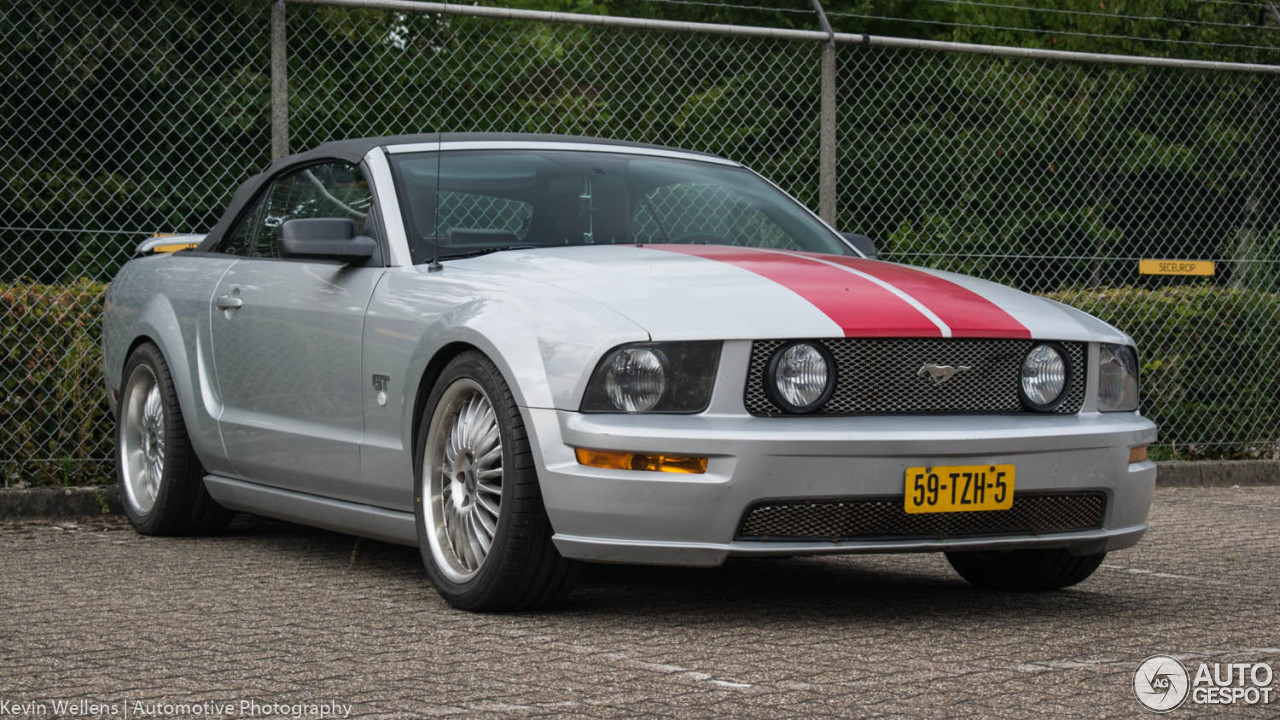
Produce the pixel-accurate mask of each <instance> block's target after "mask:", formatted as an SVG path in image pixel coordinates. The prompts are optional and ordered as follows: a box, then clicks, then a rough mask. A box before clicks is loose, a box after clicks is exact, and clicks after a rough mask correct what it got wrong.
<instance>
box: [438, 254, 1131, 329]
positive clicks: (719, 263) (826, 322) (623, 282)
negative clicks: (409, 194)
mask: <svg viewBox="0 0 1280 720" xmlns="http://www.w3.org/2000/svg"><path fill="white" fill-rule="evenodd" d="M446 267H454V268H458V269H464V268H465V269H466V270H468V271H472V272H479V273H486V274H493V275H499V276H511V277H520V278H522V279H526V280H531V281H535V282H538V283H543V284H546V285H550V286H554V287H556V288H558V289H561V290H564V291H566V292H570V293H575V294H578V295H581V296H584V297H586V298H590V299H591V300H594V301H596V302H599V303H601V304H603V305H606V306H608V307H609V308H611V309H613V310H614V311H616V312H618V313H620V314H622V315H624V316H626V317H627V318H629V319H631V320H632V321H633V322H635V323H636V324H638V325H640V326H641V327H643V328H644V329H645V330H647V331H648V332H649V333H650V335H651V336H652V337H653V339H655V340H684V339H699V338H701V339H706V338H716V339H724V340H737V339H769V338H794V337H985V338H1038V339H1046V340H1049V339H1052V340H1072V341H1102V342H1117V343H1122V342H1131V341H1130V340H1129V338H1128V336H1126V335H1125V334H1124V333H1122V332H1120V331H1119V330H1117V329H1115V328H1114V327H1112V326H1110V325H1108V324H1106V323H1104V322H1102V321H1101V320H1098V319H1097V318H1094V317H1092V316H1090V315H1088V314H1086V313H1083V312H1081V311H1079V310H1075V309H1074V308H1070V307H1068V306H1066V305H1063V304H1061V303H1057V302H1054V301H1051V300H1046V299H1044V298H1039V297H1036V296H1034V295H1029V294H1027V293H1024V292H1020V291H1018V290H1014V289H1012V288H1009V287H1005V286H1003V285H998V284H996V283H991V282H987V281H984V280H979V279H977V278H972V277H968V276H965V275H957V274H954V273H947V272H941V271H938V270H930V269H927V268H918V267H911V266H906V265H899V264H896V263H888V262H880V261H875V260H864V259H861V258H852V257H844V256H836V255H821V254H816V253H801V252H792V251H782V250H768V249H757V248H742V247H729V246H715V245H644V246H637V245H589V246H574V247H562V248H541V249H531V250H513V251H506V252H496V253H491V254H489V255H483V256H480V257H475V258H466V259H459V260H452V261H449V262H448V263H447V264H446Z"/></svg>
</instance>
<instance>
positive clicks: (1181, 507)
mask: <svg viewBox="0 0 1280 720" xmlns="http://www.w3.org/2000/svg"><path fill="white" fill-rule="evenodd" d="M1151 524H1152V529H1151V531H1150V532H1149V533H1148V535H1147V537H1146V538H1145V539H1144V540H1143V542H1142V543H1141V544H1140V545H1139V546H1138V547H1137V548H1134V549H1131V550H1127V551H1123V552H1118V553H1114V554H1113V555H1112V556H1111V557H1109V558H1108V560H1107V563H1106V564H1105V565H1104V566H1103V568H1102V569H1101V570H1099V571H1098V573H1097V574H1095V575H1094V577H1093V578H1091V579H1090V580H1089V581H1087V582H1085V583H1084V584H1082V585H1080V586H1077V587H1076V588H1073V589H1070V590H1067V591H1063V592H1058V593H1051V594H1042V595H1017V594H1005V593H994V592H980V591H975V590H973V589H971V588H969V587H968V586H967V585H965V584H964V583H963V582H962V581H960V580H959V579H958V578H957V577H956V576H955V575H954V574H953V573H952V572H951V570H950V568H949V567H948V566H947V564H946V561H945V560H944V559H943V558H942V557H941V556H935V555H906V556H855V557H840V558H824V559H794V560H762V561H761V560H757V561H742V562H734V563H730V564H729V565H727V566H726V567H724V568H722V569H718V570H672V569H662V568H630V567H595V568H592V570H591V572H590V573H589V574H588V576H587V577H586V579H585V581H584V583H583V584H582V586H581V587H580V589H579V590H578V591H577V593H576V594H575V595H574V596H573V598H572V600H571V603H570V604H569V606H568V607H566V608H565V609H564V610H562V611H560V612H557V613H548V614H533V615H529V614H526V615H507V616H492V615H488V616H486V615H471V614H466V613H461V612H456V611H453V610H451V609H450V608H448V607H447V606H446V605H445V604H444V602H443V601H441V600H440V599H439V597H438V596H436V594H435V592H434V591H433V590H432V589H431V588H430V587H429V586H428V584H427V582H426V579H425V575H424V573H423V571H422V568H421V564H420V561H419V559H418V556H417V554H416V551H414V550H411V549H407V548H400V547H395V546H391V545H383V544H379V543H374V542H369V541H356V540H355V539H353V538H350V537H347V536H343V535H336V534H332V533H325V532H318V531H313V530H308V529H304V528H300V527H297V526H292V525H286V524H283V523H274V522H264V521H260V522H247V521H241V522H238V523H237V524H236V525H233V526H232V529H231V531H230V532H229V533H228V534H227V535H225V536H221V537H214V538H201V539H172V538H144V537H140V536H138V535H135V534H134V533H133V532H132V530H130V529H129V528H128V527H127V526H126V525H123V524H121V523H120V522H118V521H108V520H94V521H80V522H79V523H76V524H70V523H62V524H58V525H54V524H49V523H28V524H18V523H11V524H4V525H0V703H6V702H7V703H9V705H8V708H9V711H10V712H12V711H13V710H14V707H15V706H14V704H15V703H43V704H44V705H45V707H47V708H48V711H49V712H50V713H53V712H54V710H55V709H56V708H55V706H53V705H52V704H50V702H51V701H52V700H53V699H59V698H61V699H68V700H92V701H97V702H101V703H120V702H125V703H130V704H131V705H130V706H131V707H133V708H136V707H137V705H136V703H139V702H142V703H149V704H153V705H151V707H152V708H153V710H156V711H161V712H164V711H166V708H164V707H163V706H161V707H155V706H154V703H157V702H159V703H196V704H199V703H205V702H208V703H225V702H233V703H238V702H240V701H242V700H247V699H252V700H254V701H256V702H260V703H263V704H265V705H268V706H269V704H272V703H279V704H283V705H293V704H312V703H322V702H326V701H336V702H339V703H343V704H351V706H352V708H351V710H352V713H351V714H352V716H353V717H354V716H371V717H372V716H384V717H387V716H390V717H401V716H403V717H412V716H435V715H452V714H466V715H471V716H532V715H556V716H558V715H576V716H591V717H634V716H639V715H649V714H651V715H663V716H671V715H675V716H682V717H710V716H714V717H721V716H739V715H741V716H748V715H751V716H764V717H784V716H792V715H794V716H800V717H806V718H807V717H814V716H822V715H839V716H859V717H1037V718H1039V717H1090V718H1093V717H1135V716H1143V715H1146V711H1145V710H1143V709H1141V708H1140V707H1139V705H1138V704H1137V702H1136V701H1135V699H1134V697H1133V695H1132V689H1131V688H1132V678H1133V672H1134V670H1135V669H1136V667H1137V665H1138V663H1139V662H1140V661H1141V660H1142V659H1143V658H1145V657H1147V656H1149V655H1152V654H1156V653H1167V654H1172V655H1175V656H1177V657H1179V658H1181V659H1184V661H1186V662H1187V664H1188V666H1189V667H1191V668H1193V669H1192V672H1195V670H1194V668H1195V667H1196V665H1198V662H1199V661H1204V660H1208V661H1221V662H1230V661H1243V662H1256V661H1267V662H1270V663H1271V665H1272V666H1273V667H1274V668H1275V669H1276V670H1277V678H1276V680H1275V681H1274V682H1273V683H1272V687H1273V688H1280V488H1236V489H1212V490H1204V489H1161V490H1158V491H1157V497H1156V505H1155V508H1154V509H1153V513H1152V519H1151ZM1189 705H1190V702H1188V704H1187V706H1184V707H1182V708H1180V709H1179V710H1176V711H1174V713H1173V715H1172V716H1175V717H1176V716H1178V715H1182V716H1186V717H1194V716H1199V715H1203V714H1213V715H1218V716H1224V717H1225V716H1229V717H1277V716H1280V700H1277V701H1273V702H1272V704H1271V705H1269V706H1267V707H1259V706H1255V707H1251V708H1250V707H1238V706H1237V707H1222V706H1218V707H1201V708H1194V709H1193V708H1191V707H1189ZM110 707H112V706H111V705H108V706H107V708H108V709H104V708H101V707H100V708H97V712H98V714H103V713H105V712H109V711H110V710H109V708H110ZM114 707H116V708H119V707H120V706H118V705H116V706H114ZM239 707H240V706H237V709H239ZM4 709H5V706H3V705H0V712H3V711H4ZM87 709H89V710H93V709H94V708H87ZM144 709H145V708H144ZM174 709H175V708H167V710H174ZM176 709H177V710H183V709H184V708H182V707H178V708H176ZM185 709H187V710H190V711H192V712H195V710H197V709H199V710H200V711H201V712H208V710H207V709H200V708H185ZM294 709H301V708H276V710H277V711H278V712H277V713H273V714H280V715H285V716H287V715H288V714H290V713H292V712H293V710H294ZM83 710H85V708H81V711H83ZM303 710H304V713H303V715H304V716H306V717H315V716H316V715H315V714H309V715H308V714H306V712H305V709H303ZM268 712H269V710H268ZM135 716H136V715H135ZM1152 717H1154V716H1152Z"/></svg>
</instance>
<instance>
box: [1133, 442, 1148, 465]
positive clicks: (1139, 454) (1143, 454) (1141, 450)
mask: <svg viewBox="0 0 1280 720" xmlns="http://www.w3.org/2000/svg"><path fill="white" fill-rule="evenodd" d="M1146 459H1147V446H1146V445H1139V446H1138V447H1131V448H1129V462H1130V463H1139V462H1142V461H1143V460H1146Z"/></svg>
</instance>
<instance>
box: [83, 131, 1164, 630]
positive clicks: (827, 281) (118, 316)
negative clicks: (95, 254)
mask: <svg viewBox="0 0 1280 720" xmlns="http://www.w3.org/2000/svg"><path fill="white" fill-rule="evenodd" d="M162 246H168V247H162ZM175 247H178V248H180V249H178V250H177V251H173V250H174V249H175ZM874 258H875V250H874V244H873V243H872V242H871V241H869V240H868V239H866V238H864V237H861V236H856V235H842V234H841V233H839V232H836V231H835V230H833V229H832V228H831V227H829V226H828V225H826V224H824V223H823V222H822V221H821V220H819V219H818V218H817V217H816V216H815V215H814V214H813V213H811V212H810V211H808V210H807V209H805V208H804V207H803V206H802V205H800V204H799V203H797V202H796V201H795V200H793V199H792V198H790V197H788V196H787V195H786V194H785V193H783V192H782V191H781V190H779V189H778V188H777V187H776V186H774V185H772V184H771V183H769V182H768V181H767V180H765V179H763V178H762V177H760V176H759V175H757V174H755V173H753V172H751V171H750V170H748V169H746V168H744V167H742V166H741V165H739V164H738V163H735V162H732V161H730V160H725V159H723V158H719V157H715V156H712V155H705V154H701V153H695V152H686V151H681V150H674V149H670V148H663V147H655V146H649V145H637V144H632V143H623V142H614V141H608V140H594V139H583V138H568V137H559V136H537V135H472V134H433V135H422V136H404V137H385V138H371V139H362V140H348V141H342V142H334V143H328V144H325V145H321V146H320V147H317V148H315V149H314V150H311V151H309V152H305V153H302V154H299V155H294V156H291V157H287V158H284V159H282V160H280V161H278V162H276V163H274V164H272V165H271V166H270V167H269V168H267V170H266V171H265V172H264V173H262V174H261V175H257V176H255V177H253V178H250V179H249V180H248V181H247V182H246V183H244V185H242V186H241V187H240V189H239V190H238V191H237V192H236V194H235V196H234V198H233V199H232V201H231V205H230V207H229V208H228V209H227V211H226V214H225V215H223V217H222V219H221V220H220V221H219V222H218V224H217V225H216V226H215V227H214V228H213V230H211V231H210V232H209V233H208V234H207V235H203V236H183V237H168V238H160V239H157V240H152V241H148V242H146V243H144V244H143V245H142V246H140V247H139V257H138V258H137V259H134V260H132V261H130V262H129V263H128V264H126V265H125V266H124V268H123V269H121V271H120V273H119V275H117V276H116V278H115V280H114V281H113V282H112V284H111V288H110V291H109V293H108V295H107V302H106V308H105V317H104V329H103V348H104V357H105V370H106V384H107V393H108V397H109V400H110V403H111V407H112V411H113V413H114V414H115V416H116V418H117V421H118V422H117V437H116V439H117V442H118V452H117V461H118V471H119V480H120V487H121V489H122V491H123V496H124V498H125V506H126V510H127V514H128V516H129V520H130V521H131V522H132V523H133V525H134V527H135V528H137V530H138V531H139V532H142V533H146V534H153V535H172V534H190V533H204V532H213V531H217V530H219V529H221V528H222V527H224V526H225V525H226V523H227V522H228V520H229V519H230V516H231V513H232V512H234V511H247V512H252V513H257V514H260V515H265V516H271V517H276V518H282V519H285V520H291V521H295V522H300V523H305V524H309V525H315V526H319V527H323V528H329V529H332V530H337V531H341V532H346V533H352V534H355V535H361V536H365V537H370V538H376V539H378V540H385V541H389V542H395V543H403V544H406V545H412V546H417V547H418V548H419V549H420V551H421V554H422V559H423V561H424V563H425V565H426V568H427V573H428V575H429V576H430V579H431V582H432V583H433V584H434V586H435V587H436V588H437V590H438V591H439V592H440V593H441V595H443V596H444V598H445V599H446V600H448V602H450V603H451V604H453V605H454V606H456V607H459V608H467V609H473V610H512V609H524V608H536V607H548V606H551V605H554V604H556V603H557V602H559V601H561V600H562V599H563V598H564V597H565V596H566V595H567V594H568V593H569V591H570V589H571V588H572V585H573V583H574V580H575V578H576V576H577V572H578V569H579V568H580V563H581V562H582V561H588V562H610V563H652V564H662V565H690V566H698V565H701V566H714V565H719V564H721V563H723V562H724V561H725V560H726V559H727V558H729V557H739V556H742V557H748V556H793V555H812V554H821V553H865V552H877V553H885V552H945V553H946V555H947V558H948V559H949V560H950V562H951V564H952V565H953V566H954V567H955V569H956V570H957V571H958V572H959V573H960V575H962V576H963V577H964V578H966V579H967V580H969V581H970V582H972V583H974V584H977V585H980V586H985V587H992V588H999V589H1005V590H1047V589H1055V588H1061V587H1065V586H1067V585H1071V584H1074V583H1077V582H1080V581H1081V580H1083V579H1085V578H1086V577H1088V576H1089V575H1090V574H1091V573H1092V572H1093V571H1094V570H1095V569H1096V568H1097V567H1098V565H1099V564H1100V563H1101V562H1102V559H1103V557H1104V556H1105V554H1106V553H1107V552H1108V551H1111V550H1115V549H1118V548H1124V547H1128V546H1130V545H1133V544H1134V543H1136V542H1137V541H1138V538H1139V537H1140V536H1141V535H1142V533H1143V531H1144V530H1145V529H1146V517H1147V511H1148V508H1149V506H1150V502H1151V494H1152V487H1153V485H1154V483H1155V472H1156V470H1155V465H1154V463H1152V462H1150V461H1148V460H1147V458H1146V448H1147V445H1148V444H1149V443H1151V442H1152V441H1153V440H1154V439H1155V437H1156V430H1155V426H1154V425H1153V424H1152V423H1151V422H1150V421H1148V420H1146V419H1144V418H1143V417H1141V416H1140V415H1138V413H1137V405H1138V361H1137V351H1136V349H1135V348H1134V344H1133V341H1132V340H1131V339H1130V338H1129V337H1128V336H1127V335H1125V334H1124V333H1122V332H1120V331H1119V330H1117V329H1116V328H1114V327H1111V326H1110V325H1108V324H1106V323H1104V322H1101V321H1099V320H1097V319H1095V318H1093V317H1091V316H1089V315H1086V314H1084V313H1082V312H1078V311H1076V310H1073V309H1071V308H1069V307H1066V306H1064V305H1060V304H1058V303H1055V302H1051V301H1049V300H1044V299H1041V298H1037V297H1034V296H1031V295H1027V294H1024V293H1021V292H1018V291H1016V290H1013V289H1010V288H1007V287H1003V286H1000V285H996V284H992V283H990V282H985V281H982V280H977V279H974V278H971V277H965V276H961V275H954V274H950V273H945V272H939V271H936V270H929V269H925V268H916V267H907V266H904V265H897V264H893V263H886V262H879V261H877V260H875V259H874Z"/></svg>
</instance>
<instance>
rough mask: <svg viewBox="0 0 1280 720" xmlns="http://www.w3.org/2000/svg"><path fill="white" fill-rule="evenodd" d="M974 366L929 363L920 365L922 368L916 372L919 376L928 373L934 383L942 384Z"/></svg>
mask: <svg viewBox="0 0 1280 720" xmlns="http://www.w3.org/2000/svg"><path fill="white" fill-rule="evenodd" d="M972 369H973V368H971V367H969V366H968V365H934V364H932V363H927V364H925V365H921V366H920V370H919V371H918V372H917V373H916V375H918V376H924V375H928V376H929V377H930V379H932V380H933V384H934V385H941V384H942V383H944V382H946V381H948V380H950V379H951V378H953V377H955V376H956V375H959V374H960V373H962V372H968V371H970V370H972Z"/></svg>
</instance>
